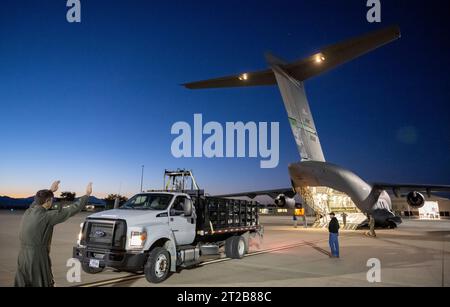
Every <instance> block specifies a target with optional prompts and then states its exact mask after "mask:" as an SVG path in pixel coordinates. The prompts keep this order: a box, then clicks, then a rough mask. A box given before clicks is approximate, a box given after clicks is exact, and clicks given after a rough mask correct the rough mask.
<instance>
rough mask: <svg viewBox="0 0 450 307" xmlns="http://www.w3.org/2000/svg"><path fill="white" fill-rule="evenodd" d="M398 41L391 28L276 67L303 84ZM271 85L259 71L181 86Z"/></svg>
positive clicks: (269, 74)
mask: <svg viewBox="0 0 450 307" xmlns="http://www.w3.org/2000/svg"><path fill="white" fill-rule="evenodd" d="M398 38H400V28H399V27H397V26H392V27H388V28H385V29H381V30H378V31H374V32H371V33H368V34H365V35H363V36H359V37H356V38H352V39H349V40H346V41H344V42H341V43H337V44H335V45H331V46H328V47H324V48H322V49H321V51H319V52H317V53H315V54H313V55H311V56H309V57H307V58H305V59H302V60H299V61H296V62H293V63H291V64H285V63H278V66H279V67H280V68H281V69H282V70H284V71H286V72H287V73H288V74H289V75H291V76H292V77H294V78H295V79H296V80H298V81H304V80H306V79H309V78H311V77H315V76H318V75H320V74H322V73H324V72H326V71H329V70H331V69H333V68H335V67H337V66H339V65H341V64H344V63H346V62H348V61H351V60H353V59H355V58H357V57H360V56H362V55H364V54H366V53H368V52H370V51H372V50H375V49H377V48H379V47H381V46H383V45H386V44H388V43H390V42H392V41H394V40H396V39H398ZM274 84H276V78H275V75H274V72H273V71H272V70H262V71H256V72H247V73H242V74H239V75H233V76H228V77H222V78H217V79H210V80H204V81H198V82H192V83H186V84H183V86H185V87H186V88H188V89H205V88H225V87H244V86H263V85H274Z"/></svg>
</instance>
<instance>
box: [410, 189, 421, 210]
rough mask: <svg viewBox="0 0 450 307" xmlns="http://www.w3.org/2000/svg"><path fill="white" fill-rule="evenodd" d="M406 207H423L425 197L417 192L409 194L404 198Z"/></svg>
mask: <svg viewBox="0 0 450 307" xmlns="http://www.w3.org/2000/svg"><path fill="white" fill-rule="evenodd" d="M406 201H407V202H408V205H410V206H411V207H413V208H417V209H418V208H422V207H423V206H424V205H425V197H424V196H423V195H422V194H420V193H419V192H411V193H409V194H408V195H407V196H406Z"/></svg>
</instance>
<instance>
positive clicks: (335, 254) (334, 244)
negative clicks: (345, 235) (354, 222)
mask: <svg viewBox="0 0 450 307" xmlns="http://www.w3.org/2000/svg"><path fill="white" fill-rule="evenodd" d="M330 217H331V221H330V223H329V224H328V231H329V232H330V238H329V244H330V249H331V256H330V257H331V258H339V228H340V226H339V221H338V220H337V218H336V215H335V214H334V212H331V213H330Z"/></svg>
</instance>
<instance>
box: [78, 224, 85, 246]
mask: <svg viewBox="0 0 450 307" xmlns="http://www.w3.org/2000/svg"><path fill="white" fill-rule="evenodd" d="M83 227H84V223H81V224H80V232H79V233H78V240H77V244H78V246H80V245H81V239H83Z"/></svg>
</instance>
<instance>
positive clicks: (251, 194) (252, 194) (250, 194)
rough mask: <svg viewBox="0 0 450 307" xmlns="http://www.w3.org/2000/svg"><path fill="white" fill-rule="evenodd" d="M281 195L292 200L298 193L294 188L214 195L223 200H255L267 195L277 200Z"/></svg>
mask: <svg viewBox="0 0 450 307" xmlns="http://www.w3.org/2000/svg"><path fill="white" fill-rule="evenodd" d="M280 194H284V195H286V196H287V197H290V198H292V197H294V196H295V194H296V192H295V191H294V190H293V189H292V188H286V189H275V190H266V191H256V192H243V193H234V194H226V195H214V197H221V198H233V197H248V198H250V199H254V198H255V197H257V196H262V195H267V196H270V197H272V198H276V197H277V196H278V195H280Z"/></svg>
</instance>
